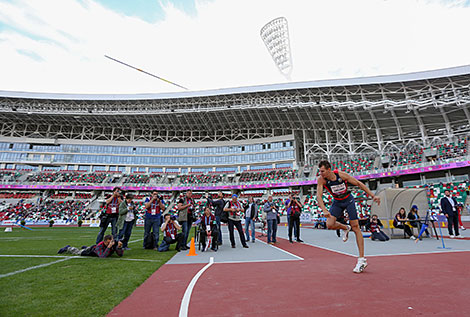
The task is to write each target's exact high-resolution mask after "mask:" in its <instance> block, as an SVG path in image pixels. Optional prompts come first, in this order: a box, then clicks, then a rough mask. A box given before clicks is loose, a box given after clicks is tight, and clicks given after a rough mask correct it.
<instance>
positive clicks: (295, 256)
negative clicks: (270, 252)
mask: <svg viewBox="0 0 470 317" xmlns="http://www.w3.org/2000/svg"><path fill="white" fill-rule="evenodd" d="M256 240H258V241H259V242H261V243H264V244H266V245H268V246H270V247H273V248H275V249H278V250H279V251H282V252H284V253H286V254H289V255H290V256H293V257H294V258H296V259H298V260H302V261H303V260H304V258H301V257H300V256H298V255H295V254H293V253H290V252H288V251H286V250H283V249H281V248H278V247H276V246H274V245H272V244H268V243H266V242H264V241H263V240H260V239H258V238H257V239H256ZM217 263H218V262H217Z"/></svg>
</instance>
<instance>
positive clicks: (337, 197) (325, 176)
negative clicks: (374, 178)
mask: <svg viewBox="0 0 470 317" xmlns="http://www.w3.org/2000/svg"><path fill="white" fill-rule="evenodd" d="M318 168H319V171H320V176H319V177H318V182H317V201H318V205H319V206H320V208H321V210H322V211H323V214H324V215H325V217H326V226H327V228H328V229H331V230H336V229H342V230H344V232H343V241H344V242H346V241H348V234H349V231H351V230H352V231H354V234H355V235H356V243H357V248H358V249H359V258H358V259H357V264H356V266H355V267H354V269H353V272H354V273H361V272H362V271H364V269H365V268H366V267H367V260H366V258H365V257H364V238H363V237H362V233H361V229H360V228H359V220H358V218H357V211H356V204H355V202H354V197H353V196H352V195H351V192H350V191H349V190H348V184H351V185H355V186H358V187H359V188H360V189H362V190H363V191H365V192H366V193H367V195H369V196H370V197H372V200H373V201H374V202H376V203H377V204H379V205H380V197H377V196H375V195H374V194H372V192H371V191H370V189H369V188H367V187H366V185H364V184H363V183H362V182H360V181H358V180H357V179H355V178H354V177H352V176H351V175H349V174H347V173H345V172H339V171H337V170H335V171H332V170H331V164H330V163H329V162H328V161H321V162H320V163H319V164H318ZM323 187H325V188H326V189H327V190H328V192H329V193H330V194H331V195H332V196H333V204H331V207H330V210H329V211H328V210H327V209H326V207H325V203H324V202H323ZM344 210H346V211H347V213H348V215H349V223H350V225H345V224H341V223H339V222H337V221H336V219H337V218H340V217H341V216H342V215H343V213H344Z"/></svg>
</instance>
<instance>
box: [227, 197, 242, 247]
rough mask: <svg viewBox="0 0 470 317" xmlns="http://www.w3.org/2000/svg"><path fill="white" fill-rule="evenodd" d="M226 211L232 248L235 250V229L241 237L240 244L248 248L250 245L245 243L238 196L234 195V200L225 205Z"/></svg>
mask: <svg viewBox="0 0 470 317" xmlns="http://www.w3.org/2000/svg"><path fill="white" fill-rule="evenodd" d="M224 211H228V232H229V235H230V243H231V244H232V248H235V236H234V232H233V231H234V227H236V228H237V231H238V234H239V236H240V242H241V243H242V245H243V247H244V248H248V245H247V244H246V241H245V235H244V234H243V228H242V222H241V220H240V219H241V214H242V212H243V208H242V205H241V204H240V202H239V201H238V196H237V195H235V194H234V195H232V200H230V201H228V202H227V203H226V204H225V208H224Z"/></svg>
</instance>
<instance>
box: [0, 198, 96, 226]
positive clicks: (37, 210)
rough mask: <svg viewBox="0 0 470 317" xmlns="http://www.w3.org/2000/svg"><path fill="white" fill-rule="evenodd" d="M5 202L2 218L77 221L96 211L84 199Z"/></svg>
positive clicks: (0, 215)
mask: <svg viewBox="0 0 470 317" xmlns="http://www.w3.org/2000/svg"><path fill="white" fill-rule="evenodd" d="M3 204H4V206H6V208H5V209H4V210H3V211H2V212H1V213H0V220H13V221H19V220H26V221H41V220H44V221H49V220H59V219H61V220H68V221H77V220H78V218H79V217H80V218H81V219H83V220H85V219H91V218H93V217H94V216H95V215H94V214H95V212H93V211H92V210H91V209H89V208H87V206H88V204H89V201H83V200H67V201H55V200H47V201H45V202H42V203H39V204H38V203H33V202H24V201H18V202H17V203H14V204H6V203H5V202H4V203H3Z"/></svg>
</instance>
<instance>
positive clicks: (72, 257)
mask: <svg viewBox="0 0 470 317" xmlns="http://www.w3.org/2000/svg"><path fill="white" fill-rule="evenodd" d="M0 258H62V259H98V257H95V256H79V255H71V256H66V255H16V254H0ZM109 259H110V260H112V261H140V262H162V260H152V259H128V258H109Z"/></svg>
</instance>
